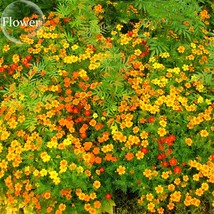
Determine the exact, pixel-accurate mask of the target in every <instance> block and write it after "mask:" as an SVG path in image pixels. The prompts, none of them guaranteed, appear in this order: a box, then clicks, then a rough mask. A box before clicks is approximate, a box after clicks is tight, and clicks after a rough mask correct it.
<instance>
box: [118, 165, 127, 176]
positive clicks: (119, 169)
mask: <svg viewBox="0 0 214 214" xmlns="http://www.w3.org/2000/svg"><path fill="white" fill-rule="evenodd" d="M125 172H126V167H125V166H119V167H118V168H117V173H118V174H119V175H123V174H125Z"/></svg>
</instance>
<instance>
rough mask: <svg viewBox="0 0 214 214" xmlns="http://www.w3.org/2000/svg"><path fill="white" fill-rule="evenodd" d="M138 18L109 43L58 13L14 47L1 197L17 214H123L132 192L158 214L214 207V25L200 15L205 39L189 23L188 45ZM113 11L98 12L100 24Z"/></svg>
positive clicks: (5, 57)
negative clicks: (116, 213) (117, 209)
mask: <svg viewBox="0 0 214 214" xmlns="http://www.w3.org/2000/svg"><path fill="white" fill-rule="evenodd" d="M108 4H109V5H111V6H112V5H114V3H108ZM112 7H113V6H112ZM115 7H116V6H115ZM128 8H129V9H128V10H127V14H130V13H131V14H132V15H133V16H136V17H137V20H135V21H131V22H130V23H129V24H130V26H129V27H127V25H126V26H125V24H122V22H120V23H116V25H115V27H112V29H111V31H110V32H109V35H104V34H103V33H101V32H98V33H97V34H96V30H94V31H91V32H85V30H89V28H87V27H86V26H84V27H83V28H81V27H82V26H80V27H79V26H78V27H77V26H76V25H74V26H73V28H72V30H71V26H72V23H73V20H72V18H73V17H72V16H70V17H69V18H68V17H64V16H63V15H62V14H60V13H53V12H51V13H49V15H47V17H46V20H45V24H44V26H43V27H42V28H41V29H40V30H39V31H38V32H37V37H35V38H34V39H31V38H28V37H22V38H21V39H22V41H23V42H24V45H20V46H18V45H16V44H12V43H6V42H5V43H4V44H2V47H3V48H2V49H3V53H2V56H1V58H0V77H1V79H2V80H3V81H2V80H1V84H2V85H1V92H2V95H1V106H0V125H1V126H0V154H1V156H0V186H1V194H2V195H4V197H3V196H2V199H4V200H5V203H8V204H9V205H8V207H9V208H11V209H13V210H18V209H20V208H23V209H24V211H25V212H30V213H33V212H35V213H56V214H59V213H72V212H73V213H90V214H93V213H102V212H105V211H108V212H111V211H112V210H111V208H112V206H113V205H114V202H115V203H116V204H117V201H116V200H115V196H114V195H115V192H116V191H117V190H122V192H124V194H125V192H126V191H127V190H128V189H129V190H130V189H131V190H132V192H134V193H135V194H136V197H138V203H139V204H140V205H141V206H142V207H144V208H145V211H148V212H150V213H160V214H161V213H165V212H167V211H169V212H170V211H172V210H176V207H177V206H185V207H187V209H188V208H189V210H194V209H195V208H196V209H197V208H200V207H201V206H202V204H203V203H206V204H209V206H214V186H213V183H214V145H213V139H214V134H213V130H214V126H213V108H214V103H213V89H214V88H213V83H212V77H213V67H212V66H211V65H212V64H211V63H212V59H213V53H214V51H213V49H214V39H213V37H212V36H211V35H210V34H209V31H208V27H209V19H210V15H209V14H208V11H207V10H203V11H201V12H198V13H197V14H194V16H195V17H196V18H197V19H198V21H199V22H200V23H201V26H199V28H198V29H195V28H194V25H192V24H191V23H189V22H187V21H186V22H185V21H184V22H183V23H182V26H183V28H184V29H185V31H184V32H188V33H186V34H183V32H179V31H178V32H175V31H173V30H171V29H170V28H165V26H166V25H168V24H169V23H168V21H167V20H166V19H164V18H162V19H161V20H158V22H157V20H155V19H154V20H150V21H148V20H145V19H143V18H141V15H140V13H138V10H137V9H136V8H135V7H134V6H130V5H129V6H128ZM107 9H108V8H106V9H105V8H104V7H103V6H102V5H101V4H97V5H94V6H93V7H89V8H87V10H89V11H90V13H91V14H93V15H94V17H95V18H97V19H95V20H97V22H98V21H100V20H101V21H102V20H104V19H105V18H106V17H105V16H107V15H108V14H107V12H106V13H105V11H107ZM106 14H107V15H106ZM127 16H128V15H127ZM84 18H85V17H82V19H83V20H84ZM95 26H98V28H99V27H100V26H99V25H98V24H97V23H96V24H95ZM126 28H128V30H127V29H126ZM96 29H97V28H96ZM69 31H70V32H69ZM196 31H197V33H195V32H196ZM68 32H69V33H68ZM87 33H88V34H87ZM86 34H87V36H86ZM185 35H186V37H185ZM189 37H190V38H189ZM17 46H18V47H17Z"/></svg>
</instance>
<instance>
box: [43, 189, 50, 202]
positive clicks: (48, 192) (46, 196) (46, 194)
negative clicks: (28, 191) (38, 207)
mask: <svg viewBox="0 0 214 214" xmlns="http://www.w3.org/2000/svg"><path fill="white" fill-rule="evenodd" d="M50 197H51V192H50V191H47V192H45V193H44V194H43V198H45V199H46V200H47V199H49V198H50Z"/></svg>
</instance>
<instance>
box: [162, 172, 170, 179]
mask: <svg viewBox="0 0 214 214" xmlns="http://www.w3.org/2000/svg"><path fill="white" fill-rule="evenodd" d="M161 177H162V178H163V179H167V178H169V172H162V174H161Z"/></svg>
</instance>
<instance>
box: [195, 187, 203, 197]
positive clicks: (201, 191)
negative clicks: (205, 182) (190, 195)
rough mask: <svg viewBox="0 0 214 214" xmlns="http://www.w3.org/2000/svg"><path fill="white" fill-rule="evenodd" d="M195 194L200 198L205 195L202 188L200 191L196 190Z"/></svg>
mask: <svg viewBox="0 0 214 214" xmlns="http://www.w3.org/2000/svg"><path fill="white" fill-rule="evenodd" d="M195 194H196V195H198V196H202V195H203V194H204V191H203V189H202V188H198V189H196V191H195Z"/></svg>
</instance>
